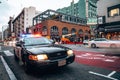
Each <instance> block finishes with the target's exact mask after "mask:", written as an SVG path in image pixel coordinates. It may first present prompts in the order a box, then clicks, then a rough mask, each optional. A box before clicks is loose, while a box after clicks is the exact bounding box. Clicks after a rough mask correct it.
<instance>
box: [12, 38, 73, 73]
mask: <svg viewBox="0 0 120 80" xmlns="http://www.w3.org/2000/svg"><path fill="white" fill-rule="evenodd" d="M21 40H22V41H18V42H17V43H16V47H15V48H14V57H15V60H17V61H21V62H22V63H23V65H24V70H25V71H26V72H30V71H31V70H32V68H41V69H43V68H45V69H47V68H50V67H61V66H65V65H68V64H70V63H72V62H74V59H75V54H74V53H73V51H72V49H70V48H68V47H64V46H61V45H57V44H54V42H52V41H50V40H48V39H47V38H45V37H42V36H40V37H30V36H28V37H26V36H25V37H24V38H22V39H21Z"/></svg>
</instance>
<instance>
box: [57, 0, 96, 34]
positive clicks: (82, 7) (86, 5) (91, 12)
mask: <svg viewBox="0 0 120 80" xmlns="http://www.w3.org/2000/svg"><path fill="white" fill-rule="evenodd" d="M97 1H98V0H79V1H78V2H77V3H74V0H72V2H71V4H70V6H68V7H64V8H61V9H58V10H57V11H58V12H62V13H66V14H69V15H74V16H78V17H81V18H84V19H87V25H89V26H90V28H91V34H92V35H94V33H93V31H94V29H95V28H96V24H97Z"/></svg>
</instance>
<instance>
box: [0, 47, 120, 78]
mask: <svg viewBox="0 0 120 80" xmlns="http://www.w3.org/2000/svg"><path fill="white" fill-rule="evenodd" d="M64 46H67V47H70V48H72V49H73V50H74V53H75V55H76V59H75V62H74V63H72V64H70V65H68V66H66V67H62V68H59V69H58V68H57V69H50V70H43V71H40V70H36V71H35V72H34V71H33V72H32V73H30V74H26V73H25V72H24V70H23V66H22V65H21V64H19V63H18V62H17V61H15V60H14V55H13V48H11V47H2V48H1V53H0V55H1V56H2V57H3V59H4V60H5V61H6V63H7V64H8V66H9V68H10V69H11V71H12V72H13V74H11V75H9V76H8V75H7V71H6V70H5V68H4V66H5V65H2V64H3V60H2V59H0V75H1V77H0V80H13V79H17V80H120V67H119V64H120V56H119V54H118V53H119V50H118V49H117V50H115V51H114V52H111V49H100V48H96V49H92V48H88V47H84V46H80V45H64ZM112 51H113V50H112ZM108 53H109V54H108ZM113 53H114V54H113ZM2 57H1V58H2ZM13 75H14V76H15V78H14V76H13ZM10 76H13V77H10Z"/></svg>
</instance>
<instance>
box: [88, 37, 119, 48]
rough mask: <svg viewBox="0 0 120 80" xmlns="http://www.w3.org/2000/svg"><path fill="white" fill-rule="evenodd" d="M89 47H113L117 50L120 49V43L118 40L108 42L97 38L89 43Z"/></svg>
mask: <svg viewBox="0 0 120 80" xmlns="http://www.w3.org/2000/svg"><path fill="white" fill-rule="evenodd" d="M88 45H89V47H92V48H96V47H111V48H117V47H120V41H118V40H108V39H106V38H96V39H94V40H91V41H89V43H88Z"/></svg>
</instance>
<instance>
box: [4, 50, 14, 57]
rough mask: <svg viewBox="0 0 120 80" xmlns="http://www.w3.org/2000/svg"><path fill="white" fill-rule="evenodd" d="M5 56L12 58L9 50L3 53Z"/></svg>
mask: <svg viewBox="0 0 120 80" xmlns="http://www.w3.org/2000/svg"><path fill="white" fill-rule="evenodd" d="M4 53H5V55H6V56H13V53H11V52H10V51H9V50H6V51H4Z"/></svg>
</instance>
